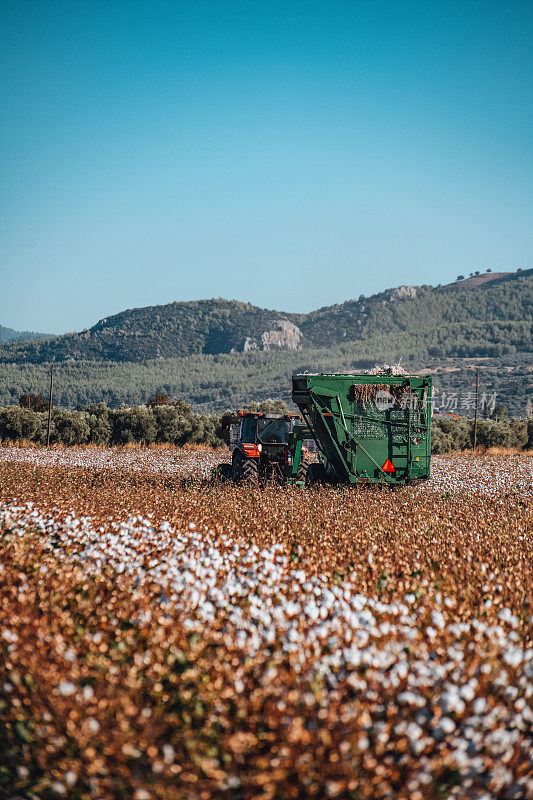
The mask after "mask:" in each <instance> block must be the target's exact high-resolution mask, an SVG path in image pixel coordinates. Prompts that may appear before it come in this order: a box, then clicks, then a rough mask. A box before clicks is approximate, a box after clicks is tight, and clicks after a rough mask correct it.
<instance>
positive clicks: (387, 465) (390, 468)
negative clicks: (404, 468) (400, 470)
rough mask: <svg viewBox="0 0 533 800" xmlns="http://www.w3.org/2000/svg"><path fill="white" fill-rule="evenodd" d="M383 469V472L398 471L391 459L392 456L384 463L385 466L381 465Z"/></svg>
mask: <svg viewBox="0 0 533 800" xmlns="http://www.w3.org/2000/svg"><path fill="white" fill-rule="evenodd" d="M381 469H382V470H383V472H396V469H395V467H394V464H393V463H392V461H391V460H390V458H388V459H387V460H386V461H385V463H384V464H383V466H382V467H381Z"/></svg>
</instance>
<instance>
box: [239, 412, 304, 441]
mask: <svg viewBox="0 0 533 800" xmlns="http://www.w3.org/2000/svg"><path fill="white" fill-rule="evenodd" d="M295 420H298V421H299V420H300V415H299V414H298V415H296V414H285V415H283V416H282V415H281V414H256V413H253V412H243V418H242V422H241V429H240V440H241V442H248V443H252V442H253V443H254V444H282V445H287V444H288V443H289V435H290V433H291V432H292V429H293V427H294V422H295Z"/></svg>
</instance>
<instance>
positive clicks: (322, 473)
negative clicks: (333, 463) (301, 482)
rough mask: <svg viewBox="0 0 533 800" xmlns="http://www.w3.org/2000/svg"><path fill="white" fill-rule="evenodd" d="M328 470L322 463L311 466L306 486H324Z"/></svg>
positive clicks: (306, 477)
mask: <svg viewBox="0 0 533 800" xmlns="http://www.w3.org/2000/svg"><path fill="white" fill-rule="evenodd" d="M326 477H327V476H326V468H325V466H324V464H321V463H320V461H316V462H314V463H313V464H309V466H308V467H307V471H306V473H305V485H306V486H323V485H324V484H325V483H326Z"/></svg>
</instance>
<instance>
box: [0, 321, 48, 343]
mask: <svg viewBox="0 0 533 800" xmlns="http://www.w3.org/2000/svg"><path fill="white" fill-rule="evenodd" d="M48 336H49V334H47V333H35V332H34V331H15V330H13V328H4V326H3V325H0V344H7V342H20V341H22V340H23V339H46V338H47V337H48Z"/></svg>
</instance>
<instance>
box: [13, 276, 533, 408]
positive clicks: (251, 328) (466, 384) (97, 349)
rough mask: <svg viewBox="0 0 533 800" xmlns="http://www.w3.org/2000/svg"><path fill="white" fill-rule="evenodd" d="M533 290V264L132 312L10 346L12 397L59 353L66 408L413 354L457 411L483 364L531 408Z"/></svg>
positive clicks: (196, 399) (210, 390)
mask: <svg viewBox="0 0 533 800" xmlns="http://www.w3.org/2000/svg"><path fill="white" fill-rule="evenodd" d="M532 294H533V270H528V271H524V272H520V273H511V274H508V275H497V274H496V275H491V276H490V278H489V276H487V275H481V276H479V280H477V281H476V280H475V279H472V278H470V279H467V280H466V281H458V282H456V283H454V284H450V285H448V286H439V287H434V288H433V287H430V286H422V287H400V288H398V289H392V290H388V291H386V292H382V293H380V294H378V295H374V296H373V297H370V298H363V297H360V298H359V299H358V300H351V301H348V302H346V303H342V304H339V305H335V306H329V307H326V308H322V309H319V310H318V311H314V312H311V313H310V314H288V313H281V312H277V311H266V310H264V309H259V308H256V307H254V306H252V305H249V304H246V303H238V302H236V301H228V300H203V301H198V302H195V303H172V304H169V305H166V306H155V307H150V308H142V309H136V310H133V311H124V312H123V313H122V314H118V315H116V316H114V317H110V318H108V319H106V320H101V321H100V322H99V323H98V324H97V325H95V326H94V327H93V328H92V329H91V330H89V331H84V332H82V333H78V334H67V335H65V336H60V337H56V338H54V339H50V340H47V341H41V342H39V341H36V342H23V343H22V342H21V343H15V344H8V345H4V346H1V347H0V404H6V405H7V404H10V403H17V402H18V399H19V397H20V395H21V394H25V393H32V392H38V393H43V394H46V391H47V383H48V374H49V362H50V360H51V359H52V358H55V362H56V371H55V376H56V377H55V383H54V387H55V389H54V391H55V394H54V397H55V402H56V404H58V405H60V406H64V407H70V408H72V407H75V406H76V405H78V404H80V405H86V404H87V403H94V402H96V403H98V402H100V401H102V400H103V401H105V402H106V403H107V404H108V405H109V406H114V407H116V406H119V405H120V404H121V403H127V404H134V403H143V402H146V401H147V400H148V399H149V398H150V397H153V396H154V394H156V393H157V392H162V393H164V394H168V395H169V396H170V397H174V398H175V397H183V398H184V399H185V400H187V401H188V402H190V403H192V404H193V405H194V406H195V407H196V408H197V409H199V410H203V411H223V410H225V409H227V408H235V407H237V406H240V405H243V404H245V403H246V402H248V401H250V400H263V399H265V398H267V397H282V398H284V399H286V400H289V399H290V385H291V382H290V376H291V374H292V372H297V371H305V370H308V371H310V372H315V371H320V370H324V371H326V370H329V371H348V370H354V371H360V370H362V369H365V368H367V367H372V366H374V365H375V364H376V363H378V362H379V363H383V362H387V363H396V362H398V361H399V360H400V359H401V360H402V364H403V365H404V366H406V367H407V368H408V369H410V370H412V371H419V370H426V371H428V372H430V373H431V374H433V376H434V384H435V386H436V388H437V390H438V391H439V392H440V393H441V394H440V397H441V399H442V398H444V396H446V397H447V401H448V407H447V410H449V411H455V410H458V411H460V412H462V413H470V412H471V408H472V404H471V395H472V389H473V384H474V367H479V368H480V387H481V392H482V393H483V392H484V393H486V394H490V396H491V398H493V400H494V401H495V402H498V403H505V404H506V405H507V406H508V408H509V411H510V412H511V413H513V414H515V415H518V416H524V415H525V413H526V410H527V408H528V407H529V408H531V403H532V398H533V381H532V377H533V363H532V357H531V352H532V343H531V338H532ZM231 351H233V352H231ZM2 362H3V363H2ZM446 393H447V394H446ZM453 393H455V396H456V402H457V405H455V406H454V404H453V401H452V399H451V397H452V395H453ZM528 398H529V405H528ZM462 403H463V406H462V405H461V404H462Z"/></svg>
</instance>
